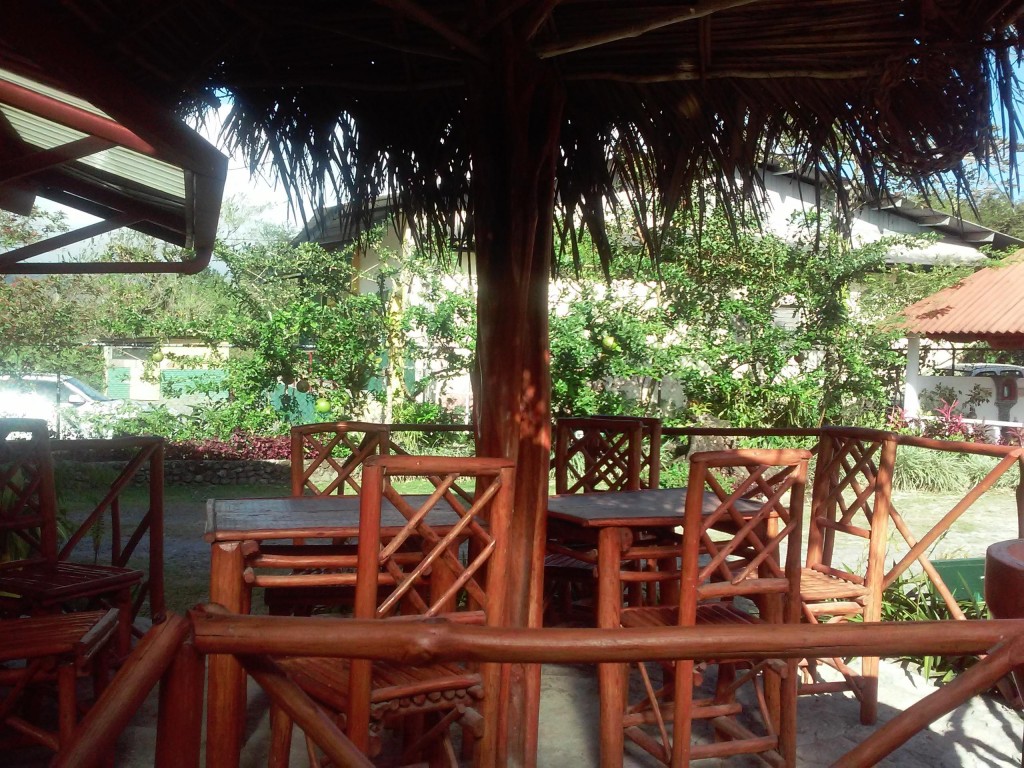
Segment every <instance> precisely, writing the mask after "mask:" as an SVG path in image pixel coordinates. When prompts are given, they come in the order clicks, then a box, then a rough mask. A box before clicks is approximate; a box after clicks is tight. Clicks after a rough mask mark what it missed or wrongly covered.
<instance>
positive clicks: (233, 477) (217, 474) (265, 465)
mask: <svg viewBox="0 0 1024 768" xmlns="http://www.w3.org/2000/svg"><path fill="white" fill-rule="evenodd" d="M123 468H124V464H123V463H120V462H112V461H103V462H84V463H83V462H73V461H67V462H59V463H58V471H60V472H62V473H67V474H66V476H67V477H68V479H69V480H71V481H72V482H74V481H76V480H77V481H88V480H89V478H95V476H96V472H97V470H98V469H99V470H100V471H105V472H112V473H114V475H115V476H116V473H118V472H120V471H121V470H122V469H123ZM134 482H135V483H136V484H139V485H141V484H145V483H148V482H149V466H148V465H147V466H144V467H142V468H141V469H140V470H139V472H138V474H136V476H135V478H134ZM290 482H291V470H290V464H289V462H288V460H286V459H282V460H267V461H200V460H187V461H186V460H168V461H164V484H165V485H190V484H196V485H283V486H285V487H287V486H289V484H290Z"/></svg>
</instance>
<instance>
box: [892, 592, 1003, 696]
mask: <svg viewBox="0 0 1024 768" xmlns="http://www.w3.org/2000/svg"><path fill="white" fill-rule="evenodd" d="M958 605H959V606H960V609H961V610H962V611H963V612H964V615H965V616H966V617H967V618H968V619H987V618H988V610H987V608H986V607H985V603H984V601H980V600H960V601H958ZM952 618H953V617H952V615H951V614H950V612H949V607H948V606H947V605H946V603H945V601H944V600H943V599H942V597H941V596H940V595H939V593H938V592H937V591H936V590H935V588H934V587H933V586H932V583H931V582H930V581H929V580H928V577H927V576H926V575H925V574H924V573H921V574H918V575H916V576H909V575H907V574H904V575H903V576H902V577H901V578H899V579H897V580H896V581H894V582H893V583H892V584H891V585H889V587H888V588H887V589H886V590H885V592H884V593H883V594H882V621H950V620H951V619H952ZM977 660H978V659H977V657H976V656H927V655H920V656H918V655H913V654H907V655H904V656H900V657H899V661H900V662H901V663H902V664H903V666H904V667H907V668H913V669H916V670H918V671H919V672H920V674H921V676H922V677H924V678H925V679H926V680H934V681H935V682H938V683H948V682H949V681H950V680H952V679H953V678H954V677H956V675H957V674H959V673H960V672H963V671H964V670H965V669H967V668H968V667H970V666H971V665H972V664H974V663H975V662H976V661H977Z"/></svg>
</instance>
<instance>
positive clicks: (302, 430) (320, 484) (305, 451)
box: [291, 421, 402, 496]
mask: <svg viewBox="0 0 1024 768" xmlns="http://www.w3.org/2000/svg"><path fill="white" fill-rule="evenodd" d="M291 439H292V445H291V484H292V496H304V495H313V496H330V495H332V494H333V495H338V496H342V495H344V494H345V493H348V492H351V493H356V494H358V493H359V487H360V484H359V477H358V474H359V471H360V469H361V467H362V465H363V462H364V461H366V459H367V458H369V457H370V456H375V455H378V454H386V453H392V452H395V453H402V451H401V450H395V448H396V446H395V445H394V443H392V441H391V431H390V429H389V428H388V425H387V424H373V423H369V422H362V421H338V422H330V423H323V424H303V425H300V426H296V427H292V431H291ZM321 470H330V471H327V472H322V471H321ZM323 476H326V477H327V478H329V479H326V480H324V479H321V478H322V477H323Z"/></svg>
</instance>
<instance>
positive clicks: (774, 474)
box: [622, 450, 810, 767]
mask: <svg viewBox="0 0 1024 768" xmlns="http://www.w3.org/2000/svg"><path fill="white" fill-rule="evenodd" d="M809 458H810V454H809V453H808V452H807V451H793V450H789V451H766V450H735V451H720V452H711V453H696V454H694V455H693V456H692V457H691V464H690V474H689V479H688V482H687V497H686V513H685V517H684V523H683V531H684V533H683V544H682V556H681V570H680V574H679V575H680V588H679V604H678V605H677V606H669V605H659V606H641V607H626V608H624V609H623V610H622V625H623V626H624V627H632V628H650V627H665V626H723V625H743V624H747V625H757V624H783V623H785V624H798V623H799V622H800V595H799V585H800V567H801V552H800V550H801V547H800V544H801V541H800V537H801V531H802V528H801V520H802V517H803V503H804V485H805V483H806V478H807V461H808V459H809ZM737 471H738V474H737ZM709 495H710V496H711V497H712V498H713V502H712V504H713V509H711V510H710V511H708V510H707V509H706V507H707V506H708V496H709ZM744 501H745V502H746V503H745V504H743V510H742V511H741V510H740V509H738V508H737V504H738V503H740V502H744ZM751 504H756V508H751ZM783 549H784V550H785V565H784V566H783V565H782V564H781V563H782V552H783ZM740 597H744V598H747V599H748V600H750V601H753V602H748V603H745V604H741V603H740V602H738V600H737V598H740ZM755 604H756V608H754V606H755ZM708 665H710V666H715V667H717V679H716V682H715V691H714V694H713V695H712V696H711V697H709V698H703V699H695V698H694V679H695V667H694V662H693V660H689V659H687V660H682V661H678V662H676V663H675V664H674V665H672V666H673V667H674V669H672V670H671V671H670V672H666V673H665V674H666V677H669V678H670V679H671V683H666V684H665V685H664V686H663V687H662V688H661V689H660V690H655V682H654V680H653V679H652V677H651V675H650V674H649V671H648V667H647V666H646V665H644V664H639V665H638V669H639V671H640V675H641V678H642V681H643V688H644V690H645V692H646V695H645V696H644V697H643V698H642V700H641V701H640V702H639V703H637V704H635V705H633V706H630V707H628V708H627V710H626V713H625V716H624V717H623V720H622V727H623V730H624V734H625V736H626V738H629V739H630V740H631V741H633V742H634V743H636V744H637V745H638V746H640V747H641V748H643V749H644V750H646V751H647V752H649V753H650V754H652V755H653V756H654V757H656V758H657V759H659V760H660V761H662V762H663V763H665V764H667V765H671V766H673V767H678V766H685V765H689V763H690V760H694V759H700V758H707V757H723V756H728V755H735V754H746V753H764V757H765V759H767V760H768V762H770V763H772V764H774V765H788V766H792V765H794V764H795V761H796V686H797V679H796V665H797V662H796V660H789V661H786V662H782V661H769V660H760V661H757V662H754V661H753V660H749V659H746V660H742V659H735V658H730V659H729V660H727V661H725V660H715V658H714V657H711V659H709V660H708V662H707V665H704V666H703V671H702V673H701V675H703V674H704V673H705V672H706V671H707V669H708ZM780 667H781V669H780ZM762 679H763V682H762ZM747 684H753V685H754V686H755V688H757V690H756V692H755V696H754V700H755V701H757V702H758V703H759V704H760V713H759V716H760V720H761V724H762V727H761V729H760V732H758V733H755V732H754V731H752V730H751V727H750V726H748V725H747V724H746V723H745V722H744V721H742V720H741V719H740V717H739V716H740V715H741V713H742V712H743V707H742V706H741V704H740V702H739V699H738V698H737V691H738V689H740V688H741V687H742V686H743V685H747ZM762 685H763V690H762V689H761V686H762ZM695 720H707V721H708V722H709V723H710V725H711V727H712V728H713V731H714V734H715V740H714V742H713V743H701V744H694V743H692V735H693V722H694V721H695ZM669 722H671V723H672V734H671V737H670V736H669V733H668V730H667V723H669Z"/></svg>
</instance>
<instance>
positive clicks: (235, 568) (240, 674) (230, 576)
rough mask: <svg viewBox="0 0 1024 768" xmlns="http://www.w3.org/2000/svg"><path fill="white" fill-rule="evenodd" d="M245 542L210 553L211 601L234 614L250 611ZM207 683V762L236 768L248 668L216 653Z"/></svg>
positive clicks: (223, 545)
mask: <svg viewBox="0 0 1024 768" xmlns="http://www.w3.org/2000/svg"><path fill="white" fill-rule="evenodd" d="M242 548H243V544H242V543H241V542H227V543H222V542H216V543H214V544H213V546H212V547H211V554H210V600H211V602H214V603H217V604H219V605H222V606H224V607H225V608H226V609H227V610H228V611H229V612H232V613H247V612H248V609H249V606H248V600H247V598H246V596H247V594H248V588H247V587H246V585H245V582H244V581H243V580H242V571H243V569H244V564H245V558H244V556H243V552H242ZM208 666H209V680H208V683H207V686H206V701H207V708H206V742H207V743H206V764H207V765H208V766H209V767H210V768H233V767H236V766H237V765H238V758H239V755H240V754H241V751H242V729H243V727H244V725H245V670H243V669H242V665H241V664H239V663H238V660H237V659H235V658H234V657H233V656H227V655H220V656H212V657H211V658H210V660H209V665H208Z"/></svg>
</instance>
